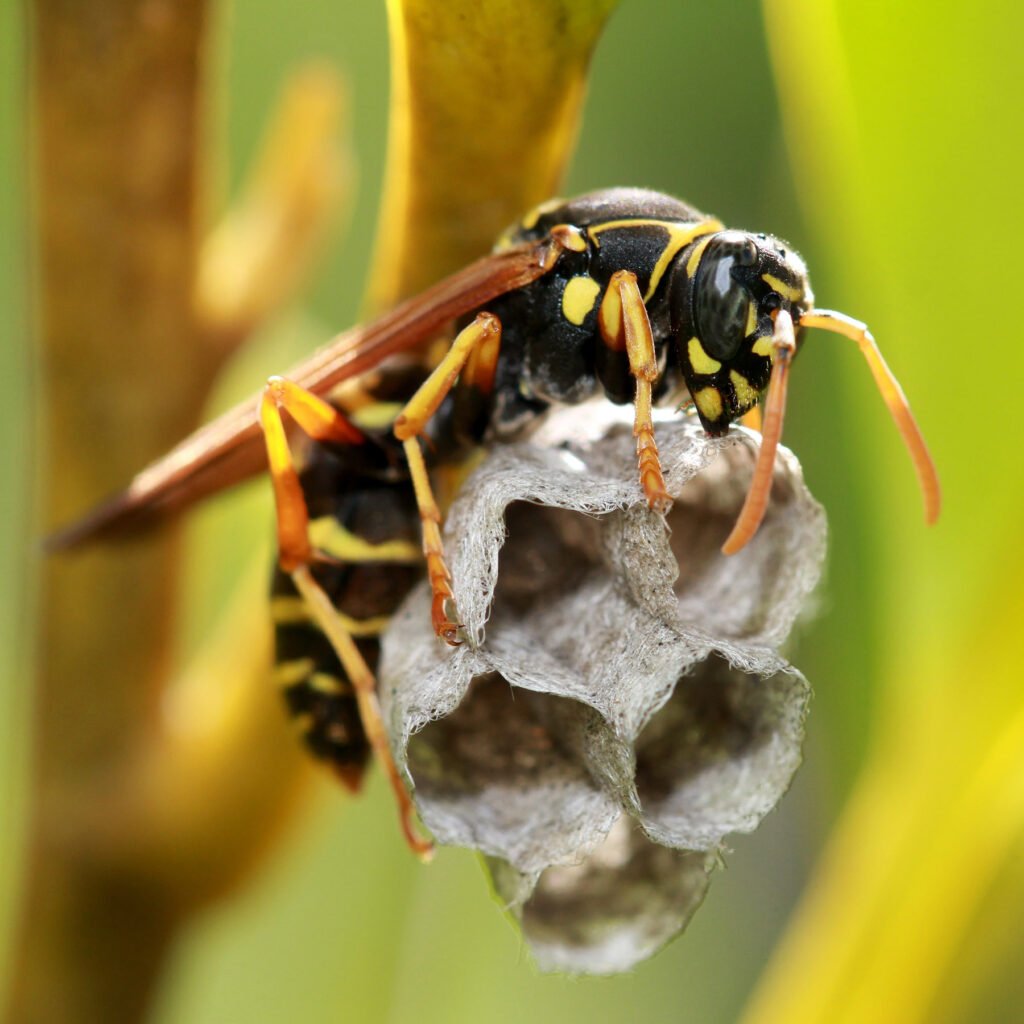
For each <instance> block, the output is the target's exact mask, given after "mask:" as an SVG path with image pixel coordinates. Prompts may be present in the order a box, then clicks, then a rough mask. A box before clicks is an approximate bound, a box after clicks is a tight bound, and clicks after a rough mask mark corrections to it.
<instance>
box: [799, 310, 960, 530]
mask: <svg viewBox="0 0 1024 1024" xmlns="http://www.w3.org/2000/svg"><path fill="white" fill-rule="evenodd" d="M800 326H801V327H820V328H821V329H822V330H825V331H831V332H832V333H833V334H841V335H842V336H843V337H844V338H849V339H850V340H851V341H855V342H857V344H858V345H859V346H860V350H861V352H863V353H864V358H865V359H866V360H867V361H868V366H869V367H871V373H872V375H873V376H874V378H875V383H876V384H877V385H878V390H879V391H880V392H881V393H882V398H884V399H885V404H886V405H887V406H888V407H889V412H890V413H892V418H893V419H894V420H895V421H896V426H897V427H898V428H899V431H900V434H902V435H903V443H904V444H905V445H906V446H907V450H908V451H909V452H910V457H911V459H912V460H913V462H914V469H915V470H916V472H917V479H918V481H919V482H920V484H921V495H922V497H923V498H924V518H925V522H927V523H928V524H929V526H930V525H931V524H932V523H934V522H935V520H936V519H938V518H939V509H940V506H941V504H942V491H941V488H940V487H939V476H938V473H937V472H936V471H935V463H934V462H933V461H932V457H931V455H930V453H929V452H928V446H927V445H926V444H925V442H924V437H922V435H921V430H920V428H919V427H918V425H917V421H916V420H915V419H914V414H913V413H912V412H911V411H910V403H909V402H908V401H907V396H906V395H904V394H903V389H902V388H901V387H900V385H899V381H897V380H896V378H895V377H894V376H893V374H892V370H890V369H889V367H888V366H887V365H886V362H885V360H884V359H883V358H882V353H881V352H879V350H878V346H877V345H876V344H875V339H874V338H873V337H872V336H871V332H870V331H869V330H868V328H867V325H866V324H862V323H861V322H860V321H859V320H854V319H853V318H852V317H848V316H846V315H845V314H843V313H835V312H833V311H832V310H829V309H814V310H811V311H810V312H809V313H804V314H803V315H802V316H801V317H800Z"/></svg>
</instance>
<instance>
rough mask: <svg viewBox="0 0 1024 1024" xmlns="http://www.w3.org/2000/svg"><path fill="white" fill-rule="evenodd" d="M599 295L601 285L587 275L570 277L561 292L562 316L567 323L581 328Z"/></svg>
mask: <svg viewBox="0 0 1024 1024" xmlns="http://www.w3.org/2000/svg"><path fill="white" fill-rule="evenodd" d="M600 294H601V285H600V284H599V283H598V282H597V281H595V280H594V279H593V278H592V277H590V276H588V275H587V274H578V275H577V276H576V277H570V278H569V280H568V281H567V282H566V285H565V291H563V292H562V316H564V317H565V319H566V320H568V321H569V323H571V324H575V325H576V326H577V327H579V326H581V325H582V323H583V321H584V320H586V318H587V316H588V314H589V313H590V311H591V310H592V309H593V308H594V304H595V303H596V302H597V299H598V296H599V295H600Z"/></svg>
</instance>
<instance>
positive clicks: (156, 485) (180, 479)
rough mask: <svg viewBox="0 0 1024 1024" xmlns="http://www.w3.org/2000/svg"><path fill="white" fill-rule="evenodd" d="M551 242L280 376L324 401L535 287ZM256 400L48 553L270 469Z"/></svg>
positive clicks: (475, 273) (149, 522)
mask: <svg viewBox="0 0 1024 1024" xmlns="http://www.w3.org/2000/svg"><path fill="white" fill-rule="evenodd" d="M551 256H552V251H551V248H550V244H549V243H546V242H540V243H537V244H531V245H524V246H518V247H515V248H510V249H507V250H504V251H502V252H500V253H494V254H492V255H490V256H485V257H483V258H482V259H479V260H477V261H476V262H475V263H471V264H470V265H469V266H468V267H465V268H464V269H463V270H460V271H458V272H457V273H455V274H452V275H451V276H450V277H446V278H445V279H444V280H442V281H439V282H438V283H437V284H436V285H434V286H433V287H432V288H428V289H427V290H426V291H425V292H422V293H421V294H420V295H417V296H415V297H414V298H411V299H409V300H407V301H406V302H403V303H402V304H401V305H399V306H397V307H396V308H395V309H393V310H392V311H391V312H390V313H387V314H386V315H385V316H383V317H381V318H380V319H379V320H376V321H374V322H373V323H371V324H368V325H366V326H361V327H354V328H352V329H351V330H349V331H345V332H344V333H343V334H339V335H338V336H337V337H336V338H334V339H333V340H332V341H331V342H329V343H328V344H327V345H325V346H324V347H323V348H321V349H319V350H318V351H317V352H316V353H314V354H313V355H312V356H311V357H310V358H309V359H307V360H305V361H304V362H302V363H300V364H299V365H298V366H295V367H293V368H292V369H291V370H289V371H288V372H287V373H286V374H284V376H286V377H288V378H289V379H290V380H293V381H295V383H296V384H300V385H301V386H302V387H304V388H308V389H309V390H310V391H312V392H314V393H316V394H319V395H323V394H325V393H327V392H328V391H330V389H331V388H333V387H334V386H335V385H336V384H339V383H340V382H341V381H344V380H348V379H349V378H351V377H355V376H357V375H358V374H360V373H364V372H366V371H367V370H369V369H371V368H373V367H374V366H376V365H377V364H378V363H380V361H381V360H382V359H384V358H385V357H386V356H389V355H392V354H393V353H396V352H401V351H404V350H406V349H410V348H413V347H415V346H416V345H418V344H420V343H421V342H424V341H427V340H429V339H430V338H432V337H434V336H436V335H437V334H438V333H439V332H441V331H443V330H444V329H445V327H446V326H447V325H448V324H449V323H450V322H451V321H452V320H454V319H456V318H458V317H460V316H463V315H465V314H466V313H469V312H472V311H473V310H475V309H478V308H480V307H481V306H483V305H484V304H486V303H487V302H490V300H491V299H493V298H495V297H497V296H498V295H503V294H505V293H506V292H510V291H514V290H515V289H516V288H521V287H523V286H524V285H527V284H529V283H530V282H531V281H536V280H537V279H538V278H539V277H542V276H543V275H544V274H545V273H547V271H548V270H549V269H550V268H551V265H552V263H553V261H552V259H551ZM258 405H259V396H257V395H254V396H253V397H252V398H250V399H247V400H246V401H244V402H241V403H239V404H238V405H236V406H235V407H234V408H233V409H229V410H228V411H227V412H225V413H224V414H223V415H221V416H219V417H218V418H217V419H215V420H214V421H213V422H212V423H209V424H208V425H207V426H205V427H202V428H200V429H199V430H197V431H196V432H195V433H194V434H192V435H191V436H190V437H187V438H186V439H185V440H184V441H182V442H181V444H179V445H178V446H177V447H176V448H174V449H172V450H171V451H170V452H168V453H167V455H165V456H164V457H163V458H161V459H158V460H157V461H156V462H154V463H152V464H151V465H150V466H148V467H147V468H146V469H144V470H143V471H142V472H141V473H139V475H138V476H137V477H135V479H134V480H133V481H132V482H131V484H130V485H129V486H128V487H127V489H125V490H124V491H122V492H121V493H120V494H117V495H115V496H114V497H112V498H110V499H109V500H107V501H106V502H104V503H102V504H101V505H99V506H97V507H96V508H95V509H94V510H93V511H92V512H90V513H89V514H88V515H86V516H85V517H84V518H83V519H81V520H79V521H78V522H76V523H73V524H72V525H71V526H69V527H66V528H65V529H63V530H61V531H59V532H58V533H56V534H54V535H53V536H51V537H50V538H49V540H48V542H47V546H48V548H50V549H51V550H60V549H63V548H69V547H74V546H75V545H78V544H81V543H82V542H84V541H89V540H97V539H107V538H113V537H118V536H124V535H126V534H129V533H136V532H138V531H139V530H143V529H147V528H149V527H151V526H153V525H155V524H156V523H158V522H160V521H161V520H163V519H165V518H166V517H168V516H170V515H173V514H174V513H177V512H180V511H181V510H182V509H184V508H186V507H188V506H189V505H191V504H193V503H194V502H197V501H200V500H202V499H203V498H206V497H209V496H210V495H213V494H216V493H217V492H219V491H223V490H226V489H227V488H229V487H233V486H234V485H235V484H237V483H241V482H242V481H243V480H246V479H248V478H249V477H251V476H254V475H255V474H257V473H260V472H262V471H263V470H265V469H266V452H265V451H264V446H263V437H262V434H261V431H260V425H259V417H258V414H257V409H258Z"/></svg>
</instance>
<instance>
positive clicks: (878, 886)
mask: <svg viewBox="0 0 1024 1024" xmlns="http://www.w3.org/2000/svg"><path fill="white" fill-rule="evenodd" d="M1018 568H1020V567H1018ZM1012 575H1013V574H1011V577H1012ZM986 611H987V612H988V618H987V621H986V619H985V617H984V613H985V612H986ZM1022 616H1024V594H1022V593H1021V591H1020V590H1019V589H1018V590H1017V592H1016V596H1015V598H1014V600H1012V601H1011V602H1009V603H1005V602H998V603H996V602H994V606H992V607H989V608H987V609H983V610H982V614H981V615H980V616H979V619H980V621H981V622H982V623H983V625H982V626H980V627H979V628H978V629H977V630H976V631H973V632H972V633H971V634H969V635H967V636H966V637H965V639H964V643H963V649H962V651H961V654H960V657H959V658H956V659H954V660H953V661H951V662H947V663H946V666H945V667H944V668H941V669H940V668H938V667H936V666H935V665H930V666H929V668H931V669H933V670H934V671H927V670H926V674H927V676H928V680H929V683H930V684H931V685H932V686H933V687H934V690H935V692H936V694H937V697H936V703H937V705H938V706H937V707H934V708H932V709H922V719H924V722H921V721H918V722H914V721H906V720H901V721H899V722H891V723H889V728H888V729H887V730H886V736H885V738H884V740H883V741H882V742H881V743H879V744H878V746H877V748H876V749H875V751H874V753H873V755H872V757H871V760H870V764H869V767H868V768H867V769H866V770H865V772H864V774H863V775H862V777H861V779H860V780H859V781H858V783H857V786H856V790H855V793H854V795H853V798H852V799H851V801H850V804H849V806H848V807H847V808H846V810H845V811H844V813H843V816H842V818H841V820H840V822H839V824H838V826H837V827H836V829H835V832H834V834H833V836H832V838H831V840H830V842H829V844H828V847H827V848H826V850H825V853H824V855H823V857H822V860H821V862H820V864H819V866H818V868H817V870H816V873H815V877H814V879H813V881H812V882H811V885H810V887H809V888H808V891H807V893H806V896H805V899H804V901H803V902H802V904H801V906H800V907H799V909H798V911H797V915H796V917H795V918H794V920H793V922H792V923H791V925H790V927H789V929H788V931H787V933H786V935H785V937H784V939H783V941H782V943H781V945H780V946H779V947H778V949H777V951H776V956H775V958H774V960H773V962H772V964H771V965H770V967H769V970H768V971H767V973H766V975H765V976H764V978H763V979H762V982H761V986H760V988H759V990H758V991H757V993H756V994H755V997H754V999H753V1001H752V1003H751V1005H750V1006H749V1008H748V1011H747V1015H746V1016H745V1018H744V1021H745V1022H746V1024H774V1022H776V1021H780V1022H781V1021H787V1022H790V1021H799V1022H801V1024H803V1022H816V1021H822V1022H825V1021H828V1022H833V1021H835V1022H842V1021H850V1022H854V1021H864V1020H871V1021H880V1022H884V1021H894V1022H895V1021H899V1022H902V1024H911V1022H914V1021H924V1020H930V1019H933V1000H934V999H935V997H936V995H937V993H938V991H939V989H940V986H942V985H944V984H948V981H947V980H946V975H947V973H948V972H949V970H950V969H951V968H952V967H953V965H954V958H955V955H956V953H957V950H958V948H959V947H960V946H961V944H963V943H964V942H965V941H966V936H967V934H968V932H969V929H970V927H971V924H972V921H973V919H974V916H975V914H976V913H977V912H978V910H979V908H980V906H981V903H982V901H983V899H984V898H985V897H986V896H987V895H988V892H989V888H990V886H991V884H992V881H993V880H994V878H995V877H996V876H997V875H998V873H999V872H1000V870H1002V869H1004V868H1005V867H1006V866H1007V863H1008V858H1009V857H1010V855H1011V854H1012V852H1013V851H1014V849H1015V848H1016V844H1018V843H1019V842H1020V841H1021V840H1022V839H1024V697H1022V695H1021V693H1020V687H1019V679H1020V665H1019V644H1018V642H1017V640H1016V637H1015V633H1016V629H1017V626H1018V624H1019V623H1020V622H1021V621H1022ZM978 652H984V660H983V672H984V679H985V683H984V687H983V688H982V689H979V688H977V687H972V688H970V692H965V693H963V694H962V698H961V700H958V701H956V702H955V703H954V702H949V701H944V700H942V698H941V696H939V695H941V694H942V693H944V692H950V691H951V690H955V689H956V688H957V687H958V686H962V685H963V684H964V682H965V681H966V680H970V679H972V678H976V677H977V673H978V671H979V667H980V666H979V663H978ZM915 734H916V736H917V739H916V740H915ZM922 734H924V735H925V736H928V737H930V738H931V739H932V740H933V741H934V740H935V739H936V738H940V739H941V740H943V742H937V743H934V745H931V746H930V745H929V744H927V743H922V742H921V741H920V737H921V736H922ZM951 743H952V744H953V745H950V744H951Z"/></svg>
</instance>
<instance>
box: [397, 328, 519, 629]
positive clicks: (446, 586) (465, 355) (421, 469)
mask: <svg viewBox="0 0 1024 1024" xmlns="http://www.w3.org/2000/svg"><path fill="white" fill-rule="evenodd" d="M500 341H501V322H500V321H499V320H498V318H497V317H496V316H492V315H491V314H490V313H481V314H480V315H479V316H478V317H477V318H476V319H475V320H474V321H473V322H472V323H471V324H469V325H468V326H467V327H465V328H463V330H462V331H460V332H459V335H458V337H456V339H455V341H453V342H452V345H451V348H449V349H448V352H447V354H446V355H445V357H444V359H442V360H441V362H440V363H438V365H437V367H436V368H435V369H434V371H433V373H431V375H430V376H429V377H428V378H427V379H426V380H425V381H424V382H423V384H422V385H421V386H420V388H419V390H418V391H417V392H416V394H415V395H413V397H412V399H411V400H410V401H409V403H408V404H407V405H406V406H405V408H404V409H403V410H402V412H401V413H400V414H399V416H398V418H397V419H396V420H395V426H394V431H395V437H397V438H398V440H399V441H401V442H402V444H403V445H404V447H405V457H406V460H407V461H408V463H409V474H410V475H411V477H412V482H413V487H414V488H415V491H416V505H417V507H418V508H419V512H420V520H421V522H422V524H423V554H424V557H425V558H426V560H427V578H428V579H429V580H430V589H431V592H432V593H433V602H432V605H431V615H430V618H431V622H432V623H433V625H434V632H435V633H436V634H437V636H439V637H441V638H442V639H444V640H446V641H447V642H448V643H449V644H451V645H452V646H453V647H454V646H457V645H458V643H459V641H458V639H457V637H458V630H459V626H458V623H456V622H453V621H452V620H451V619H450V618H449V617H448V606H449V603H450V602H452V601H453V595H452V586H451V583H452V577H451V573H450V572H449V570H448V565H447V564H446V562H445V558H444V546H443V544H442V542H441V510H440V509H439V508H438V507H437V501H436V499H435V498H434V491H433V488H432V487H431V485H430V475H429V474H428V472H427V467H426V463H425V462H424V460H423V450H422V448H421V447H420V441H419V435H420V434H421V433H422V432H423V431H424V429H425V428H426V426H427V423H429V422H430V417H431V416H433V415H434V413H435V412H437V409H438V406H440V404H441V403H442V402H443V401H444V398H445V396H446V395H447V394H448V392H449V391H451V389H452V387H453V386H454V385H455V382H456V380H458V378H459V374H460V373H462V370H463V367H465V365H466V362H467V360H468V359H469V358H470V356H471V355H472V354H473V352H474V351H476V350H477V349H480V350H481V352H487V353H491V352H495V351H496V346H497V345H500Z"/></svg>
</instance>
